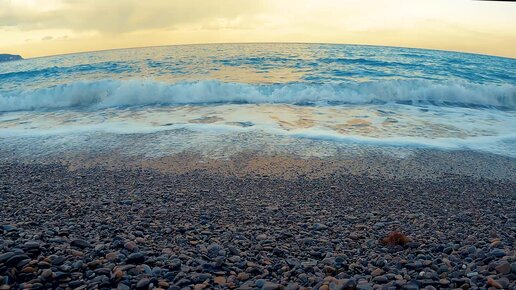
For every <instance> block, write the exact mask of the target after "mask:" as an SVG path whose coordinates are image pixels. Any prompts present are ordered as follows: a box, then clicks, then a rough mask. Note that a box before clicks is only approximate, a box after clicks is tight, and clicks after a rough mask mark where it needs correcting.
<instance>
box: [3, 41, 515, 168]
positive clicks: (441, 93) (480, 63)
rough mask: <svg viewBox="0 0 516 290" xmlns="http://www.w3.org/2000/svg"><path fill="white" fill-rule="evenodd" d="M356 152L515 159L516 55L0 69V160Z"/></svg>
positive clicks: (296, 54)
mask: <svg viewBox="0 0 516 290" xmlns="http://www.w3.org/2000/svg"><path fill="white" fill-rule="evenodd" d="M363 148H375V150H385V151H389V152H410V151H411V150H415V149H418V148H432V149H437V150H473V151H479V152H487V153H490V154H498V155H503V156H508V157H516V59H512V58H503V57H495V56H487V55H479V54H469V53H460V52H450V51H438V50H425V49H412V48H398V47H383V46H363V45H334V44H294V43H288V44H287V43H285V44H281V43H259V44H207V45H178V46H163V47H148V48H132V49H120V50H109V51H98V52H87V53H76V54H67V55H58V56H49V57H39V58H31V59H25V60H20V61H11V62H4V63H0V151H2V150H3V152H4V156H11V157H15V156H25V157H31V158H32V157H34V156H45V155H48V154H54V155H59V154H61V153H62V152H69V151H81V150H84V151H88V152H93V153H95V152H106V151H109V150H116V151H117V152H119V153H121V154H143V155H148V156H163V155H167V154H176V153H183V152H196V153H198V154H201V155H205V156H209V157H213V158H224V157H228V156H231V154H234V153H238V152H241V151H247V150H250V151H255V152H263V153H267V154H269V153H271V154H277V153H289V154H299V155H302V156H308V157H310V156H333V155H336V154H341V153H342V152H351V153H350V154H358V153H360V152H362V151H361V150H363ZM5 152H9V154H10V155H5Z"/></svg>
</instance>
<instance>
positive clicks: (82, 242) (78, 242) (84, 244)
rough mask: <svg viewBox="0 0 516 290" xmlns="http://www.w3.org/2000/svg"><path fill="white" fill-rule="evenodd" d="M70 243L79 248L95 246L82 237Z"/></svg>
mask: <svg viewBox="0 0 516 290" xmlns="http://www.w3.org/2000/svg"><path fill="white" fill-rule="evenodd" d="M70 245H71V246H72V247H77V248H80V249H85V248H91V247H93V246H92V245H91V244H90V243H88V242H87V241H85V240H81V239H77V240H73V241H71V242H70Z"/></svg>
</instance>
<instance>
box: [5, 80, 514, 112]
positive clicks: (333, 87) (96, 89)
mask: <svg viewBox="0 0 516 290" xmlns="http://www.w3.org/2000/svg"><path fill="white" fill-rule="evenodd" d="M224 103H245V104H262V103H280V104H281V103H283V104H304V105H307V104H316V105H333V104H350V105H360V104H382V103H403V104H412V105H423V104H433V105H445V106H461V107H479V106H480V107H500V108H506V109H515V108H516V86H515V85H512V84H501V85H495V84H476V83H469V82H445V83H443V82H432V81H426V80H392V81H376V82H365V83H338V84H313V83H288V84H272V85H256V84H242V83H227V82H220V81H215V80H207V81H196V82H179V83H167V82H159V81H155V80H114V79H104V80H96V81H78V82H73V83H69V84H63V85H58V86H54V87H49V88H41V89H36V90H18V91H9V92H0V111H3V112H7V111H30V110H52V109H66V108H87V109H102V108H109V107H130V106H147V105H187V104H224Z"/></svg>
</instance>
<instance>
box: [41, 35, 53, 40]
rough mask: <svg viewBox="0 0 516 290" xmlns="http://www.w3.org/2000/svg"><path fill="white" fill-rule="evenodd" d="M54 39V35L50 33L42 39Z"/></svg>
mask: <svg viewBox="0 0 516 290" xmlns="http://www.w3.org/2000/svg"><path fill="white" fill-rule="evenodd" d="M52 39H54V37H53V36H50V35H47V36H45V37H43V38H41V40H43V41H45V40H52Z"/></svg>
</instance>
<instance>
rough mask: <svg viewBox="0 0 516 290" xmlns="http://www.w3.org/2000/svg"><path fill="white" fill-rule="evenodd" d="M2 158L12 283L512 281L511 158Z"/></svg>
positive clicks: (514, 183) (3, 254)
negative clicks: (389, 240)
mask: <svg viewBox="0 0 516 290" xmlns="http://www.w3.org/2000/svg"><path fill="white" fill-rule="evenodd" d="M3 154H4V155H3V156H2V157H6V156H5V154H6V153H5V152H3ZM2 160H3V161H2V162H1V163H0V172H1V174H0V192H1V194H0V200H1V203H2V207H3V209H2V211H1V212H0V221H1V223H0V225H1V228H0V284H2V286H1V287H2V288H1V289H18V288H35V289H50V288H53V289H57V288H59V287H60V288H62V289H94V288H100V289H111V288H118V289H130V288H138V289H153V288H155V287H156V288H161V289H204V288H206V289H208V288H230V289H454V288H462V289H477V288H487V287H491V288H500V287H501V288H504V289H511V288H514V287H515V278H516V256H515V251H514V242H515V233H516V214H515V211H514V208H516V178H515V177H514V174H515V172H516V171H515V170H514V167H515V166H516V165H515V164H516V162H515V161H514V159H510V158H506V157H500V156H496V155H486V154H480V153H473V152H467V151H464V152H460V151H456V152H443V151H433V150H425V151H421V152H419V153H418V154H416V155H413V156H412V157H407V158H395V157H392V156H391V157H389V156H386V155H369V156H361V157H356V158H349V157H348V158H346V159H344V158H342V159H337V158H330V159H328V158H300V157H296V156H288V155H269V156H264V155H259V154H256V153H253V152H247V153H242V154H239V155H235V156H232V157H231V158H228V159H225V160H221V159H211V160H210V159H206V158H201V157H199V156H197V155H194V154H180V155H174V156H166V157H160V158H143V157H134V156H132V157H130V156H123V155H121V154H117V153H116V152H112V154H107V155H100V156H88V155H77V154H76V155H68V156H67V155H63V156H60V157H55V158H49V159H45V160H38V161H32V162H27V161H26V160H25V161H20V160H15V159H14V158H13V159H12V160H11V161H8V158H3V159H2ZM392 232H400V233H402V234H403V235H405V236H406V237H407V238H408V240H407V241H405V242H400V243H399V244H396V243H393V244H386V243H385V241H384V238H385V237H386V236H388V235H389V234H390V233H392Z"/></svg>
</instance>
